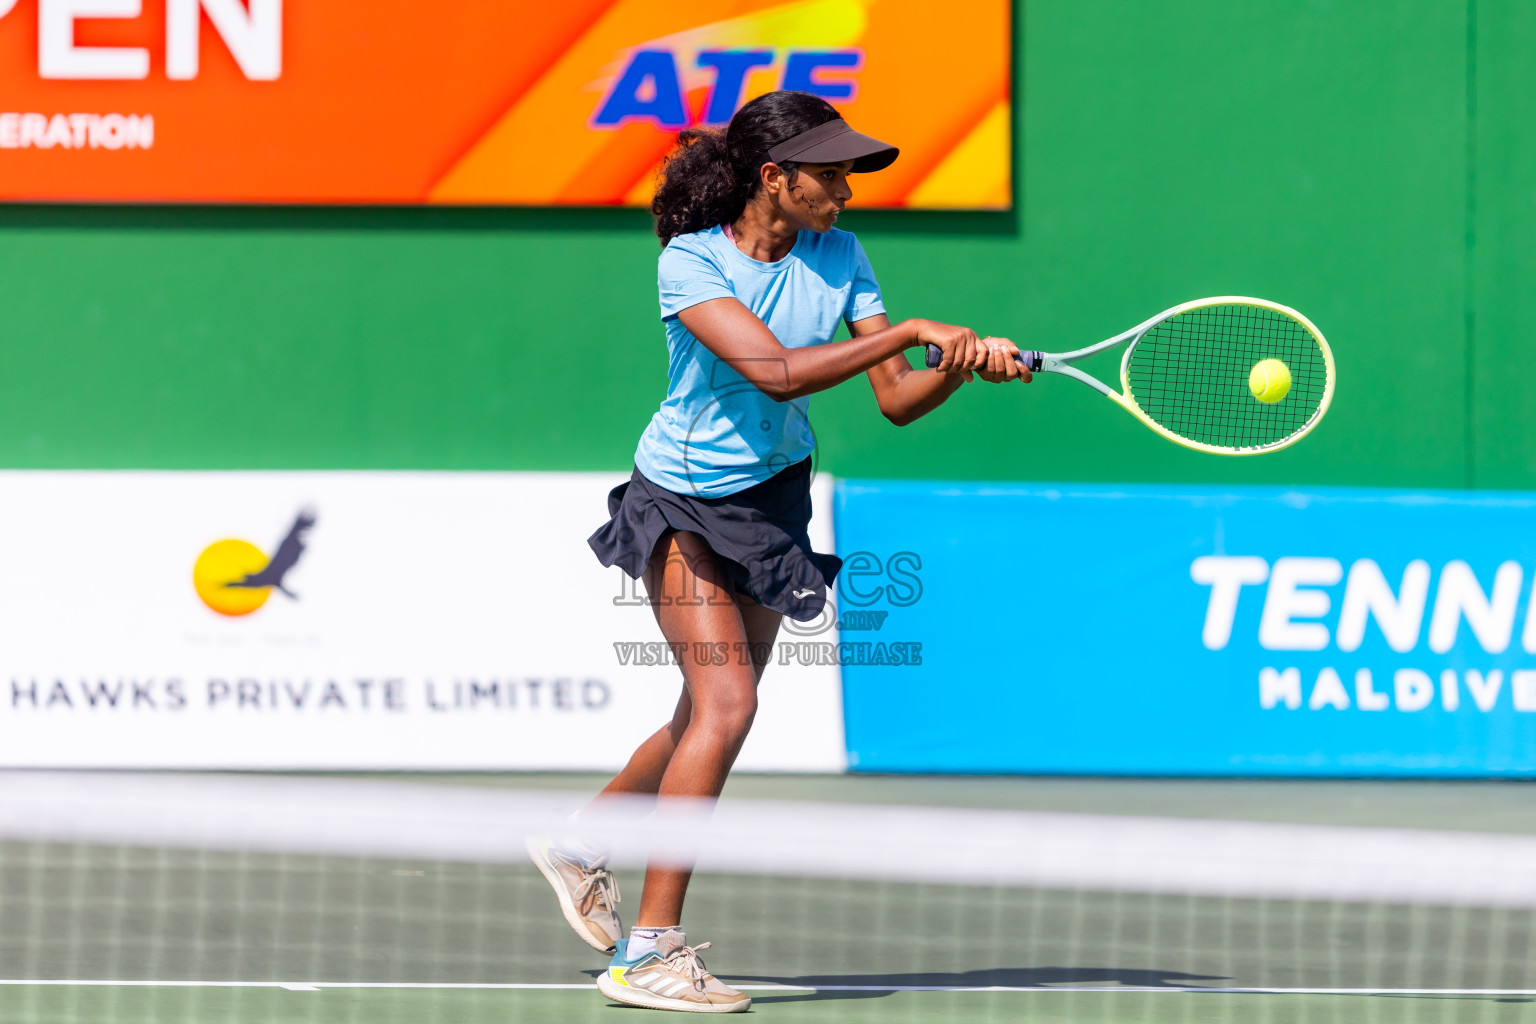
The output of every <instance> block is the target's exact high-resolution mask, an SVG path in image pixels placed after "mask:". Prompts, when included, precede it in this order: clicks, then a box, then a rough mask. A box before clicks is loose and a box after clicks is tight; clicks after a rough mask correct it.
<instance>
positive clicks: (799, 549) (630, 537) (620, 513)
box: [587, 458, 843, 622]
mask: <svg viewBox="0 0 1536 1024" xmlns="http://www.w3.org/2000/svg"><path fill="white" fill-rule="evenodd" d="M608 515H609V516H610V517H611V518H610V519H609V520H608V522H606V523H604V524H603V525H602V527H601V528H600V529H598V531H597V532H596V533H594V534H593V535H592V536H591V537H588V538H587V543H588V544H589V545H591V547H592V550H593V551H594V552H596V554H597V557H598V560H599V561H601V562H602V563H603V564H604V565H617V566H619V567H620V568H621V569H623V570H624V571H625V572H627V573H629V575H630V576H632V577H634V578H635V579H639V578H640V576H641V574H642V573H644V572H645V567H646V565H647V564H648V563H649V562H650V560H651V552H652V551H654V550H655V548H656V541H657V540H659V539H660V538H661V536H662V535H663V534H665V533H666V532H667V531H668V530H687V531H688V532H690V533H697V534H699V535H700V536H702V537H703V538H704V540H705V542H706V543H708V544H709V547H710V549H711V550H712V551H714V553H715V554H716V555H718V556H719V557H720V559H721V562H722V563H723V565H724V568H725V569H726V570H727V571H728V572H729V573H730V576H731V581H732V583H734V584H735V586H736V592H737V593H739V594H745V595H746V596H747V597H749V598H751V599H752V600H754V601H756V602H757V603H758V604H760V605H762V606H763V607H765V608H771V609H773V610H774V611H776V612H779V613H780V614H783V615H788V616H789V617H790V618H792V619H796V620H799V621H801V622H807V621H810V620H811V619H814V618H816V617H817V616H818V615H820V614H821V612H822V609H823V608H825V606H826V603H827V599H828V597H829V596H830V592H831V588H832V582H833V580H835V579H836V578H837V572H838V570H839V569H841V568H842V567H843V560H842V559H841V558H838V557H837V556H836V555H825V554H822V553H820V552H818V551H812V550H811V540H810V537H809V536H808V535H807V533H806V526H807V524H808V523H809V522H810V520H811V460H810V459H809V458H807V459H805V460H804V461H803V462H800V463H797V464H796V465H793V466H790V467H789V468H788V469H786V470H783V471H781V472H779V473H776V474H774V475H773V476H771V477H769V478H768V479H767V480H764V481H763V482H762V483H760V484H753V485H752V486H751V487H748V488H747V489H746V490H744V491H737V492H736V493H735V494H727V495H726V496H725V497H723V498H700V497H696V496H694V495H690V494H678V493H676V492H674V491H669V490H666V489H665V488H662V487H658V486H657V485H656V484H654V483H652V482H651V481H650V480H648V479H647V478H646V477H644V476H642V475H641V473H640V470H639V469H638V468H636V469H635V471H634V473H633V474H632V475H631V476H630V478H629V481H628V482H627V483H622V484H620V485H619V486H617V487H615V488H614V489H613V490H612V491H610V492H608Z"/></svg>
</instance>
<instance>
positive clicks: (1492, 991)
mask: <svg viewBox="0 0 1536 1024" xmlns="http://www.w3.org/2000/svg"><path fill="white" fill-rule="evenodd" d="M725 980H727V981H729V980H730V979H729V978H727V979H725ZM0 985H14V986H30V985H35V986H46V987H59V988H67V987H71V986H78V987H82V988H84V987H97V988H116V987H121V988H280V989H286V990H288V991H290V992H322V991H324V990H326V989H443V990H449V989H466V990H484V991H504V990H511V991H519V990H524V989H535V990H536V989H554V990H562V991H582V992H586V991H591V990H592V989H594V988H595V987H596V986H595V985H593V984H590V983H588V984H580V983H571V982H561V983H543V982H531V981H510V982H474V981H449V982H434V981H151V980H121V981H119V980H96V979H87V980H76V979H68V980H66V979H60V978H37V979H23V978H0ZM733 987H735V988H738V989H741V990H742V991H744V992H1108V993H1113V992H1171V993H1176V994H1189V993H1195V992H1200V993H1206V994H1215V995H1314V996H1536V989H1530V988H1302V987H1297V988H1235V987H1233V988H1218V987H1215V986H1205V985H1184V986H1172V985H1166V986H1165V985H734V986H733Z"/></svg>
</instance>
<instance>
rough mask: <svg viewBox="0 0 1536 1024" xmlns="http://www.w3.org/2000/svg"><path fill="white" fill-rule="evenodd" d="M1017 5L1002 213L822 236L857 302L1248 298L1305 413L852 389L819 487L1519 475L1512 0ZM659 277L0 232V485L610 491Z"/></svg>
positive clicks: (1526, 61)
mask: <svg viewBox="0 0 1536 1024" xmlns="http://www.w3.org/2000/svg"><path fill="white" fill-rule="evenodd" d="M1017 13H1018V17H1017V19H1016V22H1017V33H1018V39H1017V49H1016V52H1017V53H1018V58H1017V69H1016V70H1017V74H1016V91H1017V95H1018V103H1017V104H1016V118H1017V143H1018V152H1017V157H1016V164H1015V166H1016V168H1017V171H1018V175H1017V178H1018V181H1017V193H1018V204H1017V208H1016V209H1015V211H1013V212H1011V213H1007V214H935V213H899V212H894V211H892V212H881V211H866V212H863V213H854V214H851V215H850V216H848V217H847V218H845V223H844V226H845V227H847V228H849V229H851V230H854V231H856V232H858V233H859V235H860V237H861V238H862V239H863V241H864V243H865V247H866V248H867V249H868V251H869V253H870V255H871V258H872V259H873V261H874V263H875V268H876V271H877V272H878V273H879V275H880V278H881V282H882V284H883V286H884V288H885V292H886V300H887V304H888V306H889V308H890V310H891V312H892V314H893V315H894V316H896V317H902V316H926V317H931V318H934V319H946V320H952V321H956V322H962V323H967V324H970V325H972V326H975V327H976V328H978V329H979V330H981V331H983V332H985V333H992V334H1007V335H1010V336H1011V337H1013V338H1014V339H1015V340H1017V341H1019V342H1020V343H1022V344H1027V345H1028V346H1031V347H1039V348H1048V349H1050V348H1062V347H1075V346H1077V345H1080V344H1084V343H1087V342H1089V341H1093V340H1097V339H1099V338H1100V337H1105V336H1108V335H1110V334H1113V333H1116V332H1118V331H1120V330H1122V329H1124V328H1125V327H1128V326H1130V325H1131V324H1133V323H1135V322H1137V321H1139V320H1141V319H1142V318H1144V317H1146V316H1147V315H1150V314H1151V313H1153V312H1156V311H1157V310H1159V309H1161V308H1163V307H1165V306H1168V305H1172V304H1173V303H1175V302H1177V301H1180V300H1182V299H1185V298H1190V297H1194V296H1199V295H1206V294H1220V293H1239V294H1254V295H1262V296H1266V297H1270V298H1274V299H1278V300H1280V301H1283V302H1286V303H1289V304H1291V305H1294V306H1296V307H1298V308H1300V309H1302V310H1304V311H1305V312H1307V313H1308V315H1310V316H1311V317H1312V319H1313V320H1314V321H1315V322H1316V323H1317V324H1318V325H1319V326H1320V327H1321V328H1322V329H1323V331H1324V333H1326V334H1327V335H1328V337H1329V339H1330V340H1331V342H1332V343H1333V347H1334V351H1335V353H1336V356H1337V360H1338V369H1339V380H1340V384H1339V388H1338V394H1337V397H1336V400H1335V403H1334V406H1333V409H1332V411H1331V412H1330V414H1329V417H1328V419H1327V420H1326V421H1325V422H1324V424H1323V425H1322V426H1321V427H1320V428H1319V429H1318V431H1317V432H1316V433H1315V434H1313V435H1312V436H1311V437H1309V438H1308V439H1307V441H1306V442H1304V443H1303V444H1300V445H1298V446H1296V447H1295V448H1293V449H1290V450H1288V451H1285V452H1282V453H1280V454H1277V455H1274V456H1268V457H1265V458H1262V459H1220V458H1211V457H1208V456H1202V455H1198V454H1196V453H1191V452H1186V451H1184V450H1182V449H1179V448H1176V447H1175V446H1173V445H1169V444H1167V443H1166V442H1163V441H1161V440H1159V439H1158V438H1156V437H1154V436H1153V435H1152V434H1151V433H1150V432H1149V431H1146V430H1145V429H1144V428H1142V427H1140V426H1138V425H1136V424H1135V423H1134V422H1133V421H1132V420H1131V419H1130V418H1129V417H1127V416H1125V415H1123V414H1121V413H1118V412H1116V411H1115V410H1114V409H1113V408H1111V407H1110V406H1109V405H1108V403H1106V402H1104V401H1103V400H1102V399H1099V398H1097V397H1096V396H1094V395H1093V394H1092V393H1091V392H1089V391H1088V390H1087V389H1085V388H1082V387H1081V386H1079V385H1077V384H1075V383H1073V382H1071V381H1067V380H1062V379H1046V380H1042V381H1039V382H1037V383H1036V384H1034V385H1031V386H1030V387H1028V388H1021V387H1011V388H990V387H988V386H986V385H982V384H979V383H978V384H975V385H972V386H970V387H967V388H964V389H962V390H961V392H960V393H959V394H958V395H956V396H955V398H953V399H952V400H951V402H950V404H949V405H947V406H946V407H944V408H942V409H940V410H939V411H937V412H936V413H934V414H932V415H931V416H930V417H928V418H927V419H925V420H923V421H921V422H919V423H917V424H915V425H913V426H911V427H907V428H904V429H898V428H896V427H892V426H890V425H889V424H887V423H886V422H885V421H884V420H883V419H882V418H881V417H880V416H879V414H878V412H877V411H876V409H875V404H874V401H873V398H872V396H871V394H870V392H869V388H868V385H867V384H866V383H864V382H863V381H853V382H850V383H848V384H846V385H844V386H842V387H841V388H839V389H837V390H835V391H833V392H831V393H828V394H824V395H820V396H818V397H817V398H816V399H815V401H814V403H813V413H812V419H813V422H814V423H815V424H816V426H817V429H818V434H819V438H820V441H821V452H822V462H821V465H822V466H823V468H825V469H829V470H831V471H832V472H835V473H837V474H839V475H844V476H851V475H860V476H924V477H950V478H970V479H980V478H1031V479H1048V480H1107V481H1116V480H1126V481H1130V480H1177V481H1190V482H1195V481H1251V482H1297V483H1317V484H1367V485H1380V486H1391V487H1466V486H1475V487H1495V488H1533V487H1536V443H1533V441H1532V438H1533V437H1536V402H1532V401H1530V400H1528V399H1527V397H1526V385H1525V383H1524V379H1523V378H1524V376H1525V375H1524V373H1523V372H1522V371H1523V369H1524V364H1525V363H1526V361H1527V352H1528V351H1529V348H1530V345H1529V342H1528V340H1527V339H1528V337H1529V335H1530V332H1531V328H1532V321H1533V317H1536V314H1533V313H1532V312H1531V306H1532V303H1531V302H1530V301H1529V299H1528V298H1527V296H1526V293H1527V292H1528V291H1529V289H1530V282H1532V281H1533V280H1536V277H1533V274H1536V249H1533V246H1536V243H1533V241H1532V240H1533V239H1536V189H1533V185H1532V181H1533V180H1536V175H1533V173H1532V171H1533V169H1536V122H1533V121H1532V120H1531V118H1530V115H1529V106H1530V97H1531V95H1532V91H1533V86H1536V60H1533V59H1532V55H1533V54H1536V6H1533V5H1531V4H1530V3H1528V2H1526V3H1515V2H1506V3H1494V2H1489V0H1482V2H1478V0H1471V2H1463V0H1403V2H1380V3H1362V2H1359V0H1245V2H1242V3H1233V2H1232V0H1162V2H1158V0H1146V2H1137V0H1021V2H1020V4H1019V7H1018V11H1017ZM895 141H898V142H899V141H900V140H899V139H898V140H895ZM0 159H3V158H0ZM856 203H857V199H855V205H856ZM656 252H657V248H656V243H655V240H654V239H653V238H652V237H651V236H650V234H649V220H648V217H647V215H646V214H644V213H643V212H639V211H629V210H570V211H554V210H464V209H451V210H433V209H334V208H333V209H302V208H300V209H295V208H281V209H259V208H244V209H226V208H166V207H149V208H144V207H140V208H109V207H103V208H89V207H38V206H24V207H15V206H13V207H5V208H0V465H3V466H9V467H90V468H132V467H155V468H210V467H213V468H430V469H602V470H613V471H622V470H625V469H627V467H628V465H629V461H630V455H631V452H632V451H633V447H634V443H635V439H636V437H637V435H638V433H639V431H640V430H641V428H642V427H643V425H644V423H645V421H646V419H647V418H648V417H649V415H650V413H651V412H652V411H653V410H654V408H655V406H656V403H657V402H658V401H659V399H660V397H661V395H662V393H663V390H664V387H665V366H666V361H665V353H664V348H665V346H664V342H663V339H662V333H661V329H660V326H659V325H658V323H657V321H656V313H655V308H656V307H655V302H656V297H655V266H654V259H655V256H656Z"/></svg>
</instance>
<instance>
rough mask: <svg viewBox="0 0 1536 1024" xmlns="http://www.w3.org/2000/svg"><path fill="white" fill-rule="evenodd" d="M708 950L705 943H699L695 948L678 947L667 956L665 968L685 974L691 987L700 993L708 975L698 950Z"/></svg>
mask: <svg viewBox="0 0 1536 1024" xmlns="http://www.w3.org/2000/svg"><path fill="white" fill-rule="evenodd" d="M708 948H709V943H707V942H701V943H699V944H698V945H697V946H678V947H677V948H676V949H674V950H673V951H672V952H671V953H668V954H667V960H666V963H667V966H668V967H671V968H672V969H673V970H675V971H677V972H679V973H682V974H687V975H688V979H689V980H690V981H692V982H693V987H694V988H696V989H698V990H699V991H700V992H702V991H704V985H705V982H707V981H708V980H709V978H710V973H709V970H708V968H706V967H705V966H704V961H703V960H700V959H699V950H701V949H708ZM674 961H676V962H675V963H674Z"/></svg>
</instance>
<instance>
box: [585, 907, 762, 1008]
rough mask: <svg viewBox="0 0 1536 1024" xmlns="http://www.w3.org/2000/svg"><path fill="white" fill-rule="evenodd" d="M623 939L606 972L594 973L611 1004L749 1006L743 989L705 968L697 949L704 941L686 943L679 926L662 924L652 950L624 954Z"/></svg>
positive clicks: (705, 943) (706, 947) (664, 1006)
mask: <svg viewBox="0 0 1536 1024" xmlns="http://www.w3.org/2000/svg"><path fill="white" fill-rule="evenodd" d="M626 943H627V940H625V939H620V940H619V941H618V944H617V945H618V948H617V949H616V950H615V952H614V954H613V962H612V963H610V964H609V965H608V973H606V974H600V975H598V976H597V989H598V991H599V992H601V993H602V994H603V995H605V996H607V997H608V998H609V999H612V1000H613V1001H614V1002H616V1003H624V1004H626V1005H628V1006H645V1007H649V1008H651V1009H653V1010H683V1011H685V1012H689V1013H739V1012H740V1011H742V1010H745V1009H747V1008H749V1007H750V1006H751V1005H752V1000H751V999H750V998H748V996H747V995H746V993H744V992H738V991H736V990H735V989H733V988H731V986H729V985H727V984H725V983H724V982H722V981H720V980H719V979H718V978H716V977H715V976H714V975H713V974H710V973H709V970H708V969H707V968H705V966H704V961H702V960H700V959H699V950H701V949H708V948H709V943H707V942H701V943H699V944H698V945H697V946H689V945H687V944H686V942H685V940H684V938H683V933H682V932H681V931H679V930H678V929H676V928H668V929H667V930H666V931H664V932H662V933H661V934H660V935H659V936H657V938H656V950H655V952H652V953H646V954H644V955H643V956H640V957H637V958H635V959H634V960H630V959H629V958H628V956H627V955H626V953H625V949H624V947H625V945H626Z"/></svg>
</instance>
